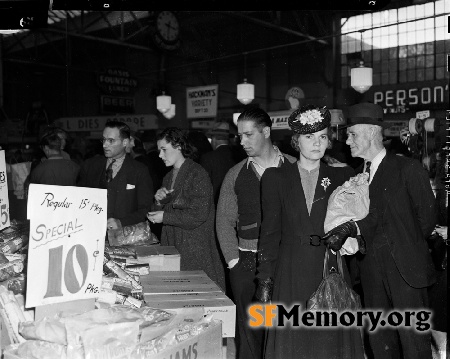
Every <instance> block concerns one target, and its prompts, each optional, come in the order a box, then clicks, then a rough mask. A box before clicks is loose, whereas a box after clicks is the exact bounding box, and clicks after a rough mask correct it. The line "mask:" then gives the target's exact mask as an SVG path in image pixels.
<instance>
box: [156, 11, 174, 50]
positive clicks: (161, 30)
mask: <svg viewBox="0 0 450 359" xmlns="http://www.w3.org/2000/svg"><path fill="white" fill-rule="evenodd" d="M156 32H157V34H158V36H159V37H160V38H161V40H162V41H163V42H166V43H167V44H174V43H176V42H177V41H178V36H179V35H180V24H179V23H178V20H177V18H176V17H175V15H174V14H173V13H172V12H171V11H161V12H160V13H159V14H158V16H157V18H156Z"/></svg>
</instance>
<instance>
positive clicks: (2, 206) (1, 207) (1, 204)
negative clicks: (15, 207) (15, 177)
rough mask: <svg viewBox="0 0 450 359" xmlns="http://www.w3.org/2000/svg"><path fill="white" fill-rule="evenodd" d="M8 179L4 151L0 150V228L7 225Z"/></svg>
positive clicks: (8, 223) (8, 224)
mask: <svg viewBox="0 0 450 359" xmlns="http://www.w3.org/2000/svg"><path fill="white" fill-rule="evenodd" d="M9 220H10V218H9V199H8V180H7V177H6V161H5V151H3V150H2V151H0V230H2V229H3V228H6V227H9V226H10V222H9Z"/></svg>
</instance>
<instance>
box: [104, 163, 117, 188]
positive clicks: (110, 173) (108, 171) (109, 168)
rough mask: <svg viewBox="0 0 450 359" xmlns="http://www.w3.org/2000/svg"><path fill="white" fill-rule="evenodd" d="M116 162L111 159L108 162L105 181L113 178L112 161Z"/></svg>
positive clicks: (107, 181)
mask: <svg viewBox="0 0 450 359" xmlns="http://www.w3.org/2000/svg"><path fill="white" fill-rule="evenodd" d="M114 162H116V160H112V161H111V163H110V164H109V166H108V168H107V169H106V183H109V182H111V181H112V179H113V169H112V166H113V163H114Z"/></svg>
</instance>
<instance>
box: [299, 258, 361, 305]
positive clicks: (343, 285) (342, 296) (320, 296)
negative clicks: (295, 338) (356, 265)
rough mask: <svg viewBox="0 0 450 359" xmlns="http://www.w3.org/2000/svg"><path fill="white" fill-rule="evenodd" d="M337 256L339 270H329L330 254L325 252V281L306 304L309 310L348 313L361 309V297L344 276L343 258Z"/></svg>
mask: <svg viewBox="0 0 450 359" xmlns="http://www.w3.org/2000/svg"><path fill="white" fill-rule="evenodd" d="M336 255H337V258H336V259H337V265H338V269H337V270H336V268H334V267H333V268H331V269H328V262H329V253H328V250H325V259H324V261H323V279H322V281H321V282H320V284H319V287H318V288H317V290H316V291H315V292H314V293H313V295H311V297H310V298H309V299H308V301H307V303H306V309H307V310H328V311H337V312H340V311H346V310H358V309H361V300H360V298H359V295H358V294H357V293H356V292H355V291H354V290H353V289H351V288H350V286H349V285H348V284H347V282H346V281H345V279H344V276H343V273H344V272H343V270H342V258H341V255H340V254H339V252H337V253H336Z"/></svg>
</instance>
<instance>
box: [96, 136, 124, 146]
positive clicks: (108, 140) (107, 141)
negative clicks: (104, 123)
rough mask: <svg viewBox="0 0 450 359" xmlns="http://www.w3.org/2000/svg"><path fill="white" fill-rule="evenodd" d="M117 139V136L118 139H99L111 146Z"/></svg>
mask: <svg viewBox="0 0 450 359" xmlns="http://www.w3.org/2000/svg"><path fill="white" fill-rule="evenodd" d="M118 140H120V138H119V139H114V138H102V139H101V140H100V142H101V143H102V144H105V142H106V143H107V145H108V146H111V145H112V144H113V143H114V142H116V141H118Z"/></svg>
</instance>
